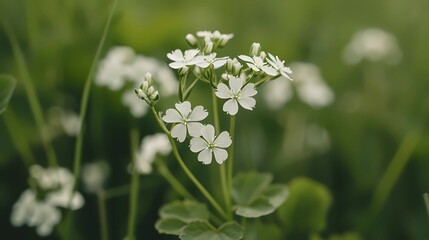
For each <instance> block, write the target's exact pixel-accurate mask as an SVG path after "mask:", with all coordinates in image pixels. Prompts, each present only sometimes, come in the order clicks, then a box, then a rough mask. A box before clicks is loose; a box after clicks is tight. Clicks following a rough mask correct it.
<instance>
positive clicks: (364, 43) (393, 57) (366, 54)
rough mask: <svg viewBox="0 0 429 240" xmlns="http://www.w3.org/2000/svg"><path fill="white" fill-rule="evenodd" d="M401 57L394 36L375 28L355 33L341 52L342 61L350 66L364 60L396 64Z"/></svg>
mask: <svg viewBox="0 0 429 240" xmlns="http://www.w3.org/2000/svg"><path fill="white" fill-rule="evenodd" d="M401 55H402V53H401V49H400V48H399V46H398V42H397V40H396V38H395V36H393V35H392V34H390V33H388V32H385V31H384V30H381V29H377V28H368V29H365V30H362V31H359V32H357V33H356V34H355V35H354V36H353V38H352V40H351V41H350V43H349V44H348V45H347V46H346V48H345V49H344V52H343V58H344V61H345V62H346V63H348V64H351V65H354V64H358V63H359V62H360V61H362V60H364V59H368V60H369V61H374V62H375V61H381V60H385V61H386V62H387V63H390V64H397V63H398V62H399V61H400V60H401Z"/></svg>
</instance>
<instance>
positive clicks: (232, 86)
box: [216, 76, 257, 115]
mask: <svg viewBox="0 0 429 240" xmlns="http://www.w3.org/2000/svg"><path fill="white" fill-rule="evenodd" d="M243 84H244V80H243V79H241V78H237V77H234V76H230V77H229V88H228V87H227V86H226V85H225V84H224V83H219V84H218V85H217V89H216V96H218V97H219V98H222V99H229V100H228V101H226V102H225V104H224V105H223V111H225V112H227V113H228V114H230V115H235V114H237V112H238V104H240V106H242V107H243V108H245V109H248V110H252V109H253V108H254V107H255V105H256V101H255V99H254V98H252V97H253V96H255V95H256V93H257V91H256V89H255V85H254V84H253V83H248V84H247V85H246V86H244V87H243Z"/></svg>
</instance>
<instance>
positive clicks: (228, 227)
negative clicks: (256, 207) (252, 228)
mask: <svg viewBox="0 0 429 240" xmlns="http://www.w3.org/2000/svg"><path fill="white" fill-rule="evenodd" d="M242 238H243V230H242V229H241V227H240V225H239V224H238V223H236V222H227V223H225V224H223V225H222V226H220V227H219V228H214V227H213V226H211V225H210V224H209V223H208V222H207V221H195V222H192V223H190V224H188V226H186V227H185V228H184V229H183V233H182V234H181V235H180V239H182V240H238V239H242Z"/></svg>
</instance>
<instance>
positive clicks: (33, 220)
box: [10, 189, 61, 237]
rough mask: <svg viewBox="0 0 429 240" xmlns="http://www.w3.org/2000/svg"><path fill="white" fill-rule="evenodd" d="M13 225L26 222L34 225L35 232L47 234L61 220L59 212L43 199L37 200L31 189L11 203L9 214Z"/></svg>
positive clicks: (20, 224) (31, 225) (41, 234)
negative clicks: (10, 212) (10, 213)
mask: <svg viewBox="0 0 429 240" xmlns="http://www.w3.org/2000/svg"><path fill="white" fill-rule="evenodd" d="M10 220H11V222H12V225H14V226H15V227H19V226H22V225H24V224H27V225H28V226H30V227H36V231H37V234H39V235H40V236H42V237H44V236H48V235H49V234H51V232H52V229H53V228H54V226H55V225H57V224H58V223H59V222H60V220H61V212H60V211H59V210H58V209H57V208H55V207H54V206H52V205H50V204H49V203H47V202H45V201H38V200H37V199H36V194H35V192H33V191H32V190H31V189H27V190H25V191H24V192H23V193H22V194H21V196H20V198H19V199H18V201H17V202H16V203H15V204H14V205H13V208H12V215H11V219H10Z"/></svg>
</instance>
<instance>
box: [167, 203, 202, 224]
mask: <svg viewBox="0 0 429 240" xmlns="http://www.w3.org/2000/svg"><path fill="white" fill-rule="evenodd" d="M159 215H160V216H161V219H167V218H174V219H180V220H182V221H183V222H185V223H189V222H192V221H196V220H208V219H209V217H210V212H209V210H208V209H207V207H206V205H204V204H202V203H198V202H194V201H189V200H185V201H175V202H172V203H169V204H166V205H164V206H163V207H162V208H161V210H160V212H159Z"/></svg>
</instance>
